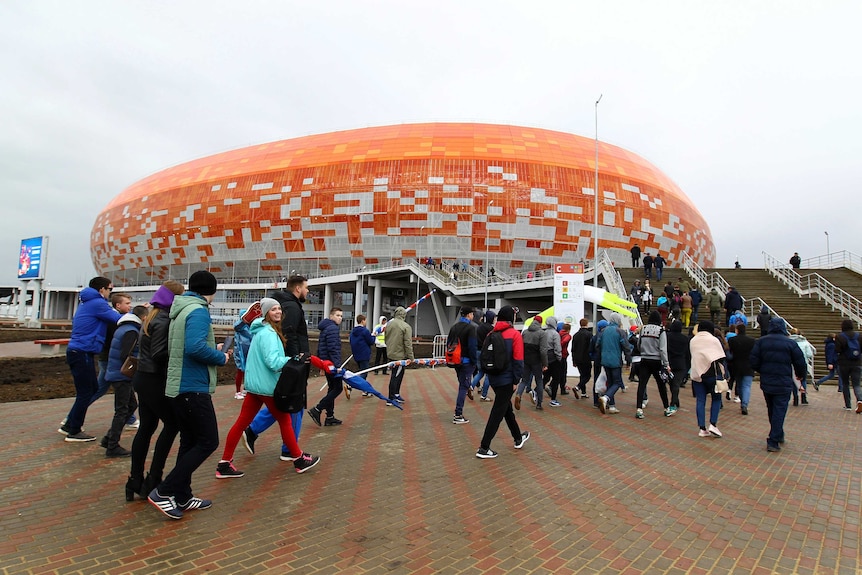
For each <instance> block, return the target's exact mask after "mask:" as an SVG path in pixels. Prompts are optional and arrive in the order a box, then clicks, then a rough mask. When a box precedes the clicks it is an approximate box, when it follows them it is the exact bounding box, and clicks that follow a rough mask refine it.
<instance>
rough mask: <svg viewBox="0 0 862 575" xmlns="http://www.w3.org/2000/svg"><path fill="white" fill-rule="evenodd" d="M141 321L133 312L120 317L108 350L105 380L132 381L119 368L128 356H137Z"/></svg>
mask: <svg viewBox="0 0 862 575" xmlns="http://www.w3.org/2000/svg"><path fill="white" fill-rule="evenodd" d="M141 323H142V322H141V318H139V317H138V316H136V315H135V314H133V313H127V314H125V315H124V316H123V317H121V318H120V321H119V322H118V324H117V331H115V332H114V337H113V338H112V339H111V346H110V348H109V350H108V367H107V369H106V370H105V381H132V378H131V377H128V376H126V375H123V373H122V372H121V371H120V368H121V367H123V363H125V361H126V358H127V357H128V356H132V357H138V334H139V333H140V331H141Z"/></svg>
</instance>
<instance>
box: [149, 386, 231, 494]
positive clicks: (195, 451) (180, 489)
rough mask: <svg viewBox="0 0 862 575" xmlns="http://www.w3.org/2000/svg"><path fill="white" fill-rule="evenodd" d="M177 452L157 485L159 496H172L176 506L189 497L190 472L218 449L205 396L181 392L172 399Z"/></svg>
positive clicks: (215, 422)
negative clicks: (178, 447) (177, 442)
mask: <svg viewBox="0 0 862 575" xmlns="http://www.w3.org/2000/svg"><path fill="white" fill-rule="evenodd" d="M171 403H172V406H173V408H174V415H175V416H176V418H177V427H179V430H180V449H179V452H178V453H177V462H176V464H175V466H174V468H173V469H172V470H171V472H170V473H168V476H167V477H165V479H164V481H162V483H161V485H159V487H158V490H159V495H173V496H174V497H176V499H177V502H178V503H185V502H186V501H188V500H189V499H191V498H192V473H194V472H195V471H197V469H198V467H200V466H201V465H202V464H203V462H204V461H206V460H207V458H208V457H209V456H210V455H212V454H213V452H214V451H215V450H216V449H218V443H219V440H218V420H217V419H216V414H215V409H214V408H213V401H212V396H211V395H210V394H209V393H181V394H180V395H178V396H176V397H175V398H173V400H172V402H171Z"/></svg>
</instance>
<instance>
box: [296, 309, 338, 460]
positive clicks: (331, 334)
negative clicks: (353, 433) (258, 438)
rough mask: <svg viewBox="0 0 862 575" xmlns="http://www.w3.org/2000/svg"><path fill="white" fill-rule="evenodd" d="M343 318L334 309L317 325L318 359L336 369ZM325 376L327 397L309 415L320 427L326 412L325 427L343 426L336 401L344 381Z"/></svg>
mask: <svg viewBox="0 0 862 575" xmlns="http://www.w3.org/2000/svg"><path fill="white" fill-rule="evenodd" d="M343 318H344V311H343V310H342V309H341V308H340V307H334V308H332V309H331V310H329V317H327V318H324V319H323V320H321V321H320V323H319V324H317V329H318V330H319V331H320V336H319V340H318V346H317V357H318V358H320V359H321V360H323V361H329V362H331V363H332V365H335V366H336V367H340V366H341V337H340V330H341V321H342V319H343ZM323 375H324V376H325V377H326V387H327V389H326V395H324V396H323V399H321V400H320V401H319V402H318V403H317V405H315V406H314V407H312V408H311V409H309V410H308V415H309V417H311V419H312V420H313V421H314V423H316V424H317V425H318V426H320V425H321V423H320V416H321V415H322V414H323V413H324V412H325V413H326V419H325V420H324V421H323V425H326V426H330V425H341V423H342V421H341V420H340V419H337V418H336V417H335V399H336V398H337V397H338V396H339V395H341V392H342V391H343V390H344V380H343V378H342V377H341V376H340V375H335V374H332V373H329V372H328V371H324V372H323ZM288 447H290V445H288Z"/></svg>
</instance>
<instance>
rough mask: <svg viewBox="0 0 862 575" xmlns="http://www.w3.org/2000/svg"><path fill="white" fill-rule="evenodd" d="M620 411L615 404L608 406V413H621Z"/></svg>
mask: <svg viewBox="0 0 862 575" xmlns="http://www.w3.org/2000/svg"><path fill="white" fill-rule="evenodd" d="M619 412H620V410H619V409H617V407H616V406H615V405H611V406H609V407H608V413H619Z"/></svg>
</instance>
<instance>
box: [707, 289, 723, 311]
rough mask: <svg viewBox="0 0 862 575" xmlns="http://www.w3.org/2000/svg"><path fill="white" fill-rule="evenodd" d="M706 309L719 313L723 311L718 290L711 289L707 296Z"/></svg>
mask: <svg viewBox="0 0 862 575" xmlns="http://www.w3.org/2000/svg"><path fill="white" fill-rule="evenodd" d="M706 307H707V309H709V311H718V310H720V309H721V294H720V293H718V290H717V289H715V288H711V289H710V290H709V293H708V294H706Z"/></svg>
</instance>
